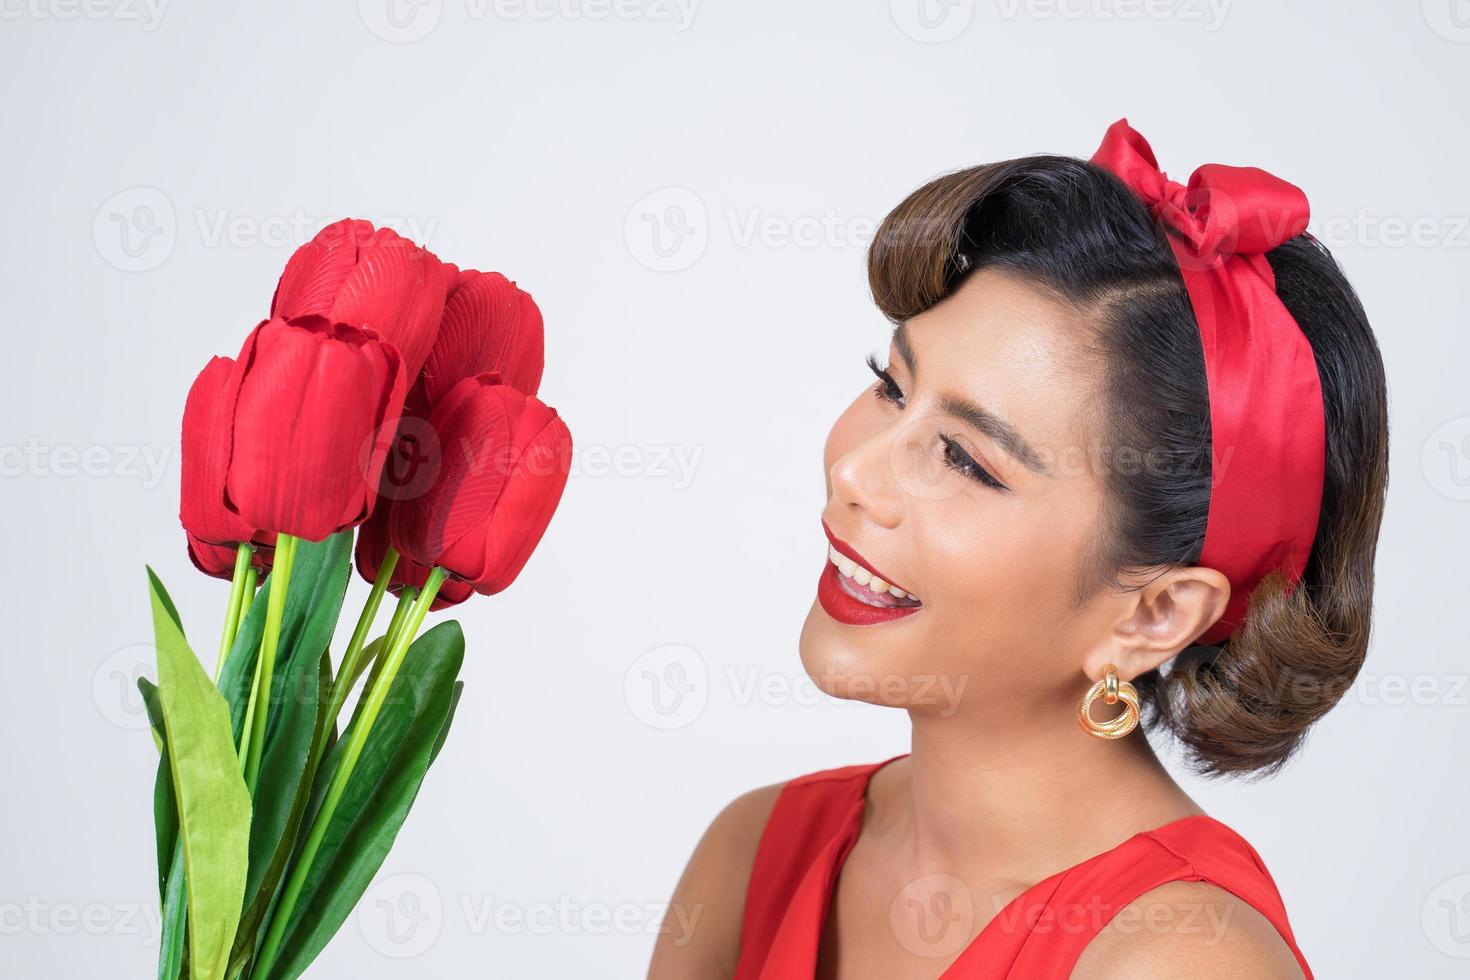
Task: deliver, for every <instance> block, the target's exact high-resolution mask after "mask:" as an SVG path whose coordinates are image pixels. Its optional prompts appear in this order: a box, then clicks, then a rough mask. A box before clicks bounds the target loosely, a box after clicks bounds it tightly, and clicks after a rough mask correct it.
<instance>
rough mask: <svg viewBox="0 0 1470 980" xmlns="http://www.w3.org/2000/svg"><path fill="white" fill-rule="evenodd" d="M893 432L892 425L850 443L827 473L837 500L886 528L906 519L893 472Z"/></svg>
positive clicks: (845, 506)
mask: <svg viewBox="0 0 1470 980" xmlns="http://www.w3.org/2000/svg"><path fill="white" fill-rule="evenodd" d="M894 435H895V434H894V430H893V428H892V427H886V426H885V427H884V428H881V429H879V430H878V431H876V432H874V433H872V434H871V435H869V436H868V437H867V438H866V439H863V440H861V441H859V442H857V443H855V444H854V445H852V446H849V447H848V449H847V451H846V452H844V453H842V455H840V456H838V457H837V458H836V459H834V460H833V461H832V466H831V469H829V470H828V472H827V478H828V480H829V481H830V482H831V485H832V499H833V500H834V502H836V503H837V504H838V505H840V506H841V507H842V508H843V509H852V510H856V511H861V512H862V513H863V515H864V516H866V517H867V518H868V519H869V520H871V521H872V522H873V523H875V524H877V525H878V526H880V527H884V528H894V527H897V526H898V523H899V521H900V520H902V519H903V497H902V494H901V493H900V492H899V486H898V480H897V479H896V478H895V474H894V471H893V439H894Z"/></svg>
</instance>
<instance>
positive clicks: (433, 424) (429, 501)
mask: <svg viewBox="0 0 1470 980" xmlns="http://www.w3.org/2000/svg"><path fill="white" fill-rule="evenodd" d="M428 427H429V429H430V430H431V431H432V432H434V433H435V434H436V435H437V459H436V465H435V467H434V469H435V471H436V473H435V479H434V480H433V482H432V485H430V486H429V487H428V488H427V489H426V490H425V491H424V492H423V493H421V494H419V495H418V496H407V497H404V498H403V499H400V500H398V501H396V502H395V504H394V507H393V510H392V515H393V516H392V521H391V537H392V540H393V543H394V545H395V546H396V547H397V548H398V550H399V551H400V552H402V553H403V554H404V555H405V556H407V557H408V558H410V559H411V560H413V561H415V562H417V563H418V564H420V565H423V566H425V567H433V566H436V565H437V566H439V567H442V568H443V569H444V570H445V571H446V572H448V573H449V574H450V575H451V576H454V577H455V578H458V579H460V580H462V581H465V582H469V583H470V584H472V585H473V586H474V588H475V591H476V592H480V593H483V594H485V595H491V594H493V593H496V592H499V591H501V590H502V589H504V588H505V587H506V586H508V585H510V584H511V582H513V581H514V580H515V578H516V576H517V575H519V574H520V571H521V569H522V568H523V567H524V566H525V564H526V560H527V559H528V558H529V557H530V556H531V552H532V551H533V550H535V547H536V545H537V544H538V543H539V542H540V540H541V536H542V535H543V534H544V533H545V531H546V526H547V524H549V523H550V521H551V515H552V513H553V512H554V511H555V510H556V505H557V503H558V502H559V501H560V500H561V495H562V491H563V490H564V489H565V488H566V482H567V475H568V473H569V472H570V469H571V450H572V437H571V433H570V432H568V431H567V427H566V424H565V423H564V422H563V421H562V420H561V418H560V417H558V416H557V414H556V411H555V410H554V409H552V408H549V407H547V406H546V405H544V404H542V403H541V402H540V401H539V400H538V399H536V398H535V397H532V396H529V395H526V394H523V393H522V392H519V391H517V390H516V389H515V388H512V387H511V386H510V385H507V384H501V383H500V379H499V377H498V376H497V375H495V374H480V375H475V376H474V377H471V378H465V379H464V380H462V381H460V382H459V383H458V384H456V385H455V386H454V387H453V388H452V389H450V390H449V392H448V394H446V395H445V396H444V398H443V399H442V400H441V401H440V402H439V404H438V405H437V406H435V408H434V411H433V414H431V415H430V416H429V419H428Z"/></svg>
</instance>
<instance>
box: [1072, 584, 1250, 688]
mask: <svg viewBox="0 0 1470 980" xmlns="http://www.w3.org/2000/svg"><path fill="white" fill-rule="evenodd" d="M1121 598H1122V599H1123V600H1125V601H1124V602H1123V603H1122V612H1121V614H1120V615H1118V616H1117V617H1115V618H1114V619H1113V620H1112V622H1111V623H1110V625H1109V628H1108V631H1107V634H1106V635H1105V636H1104V637H1102V639H1101V640H1100V641H1099V642H1098V643H1097V645H1096V646H1095V647H1094V648H1093V649H1092V650H1090V651H1088V653H1087V656H1086V657H1085V658H1084V660H1083V664H1082V669H1083V670H1084V671H1085V672H1086V673H1087V676H1088V677H1090V678H1092V679H1093V680H1095V681H1096V680H1101V679H1102V677H1103V672H1104V669H1105V668H1106V667H1107V665H1108V664H1112V665H1113V666H1114V667H1116V668H1117V669H1118V677H1119V679H1120V680H1125V681H1131V680H1132V679H1133V678H1135V677H1137V676H1139V675H1140V674H1146V673H1148V672H1149V671H1150V670H1153V669H1154V668H1155V667H1157V666H1159V665H1160V664H1162V663H1163V662H1164V661H1166V660H1168V659H1169V658H1170V657H1172V656H1174V655H1175V654H1176V653H1178V652H1179V651H1181V650H1183V649H1184V648H1185V647H1187V646H1189V645H1190V644H1191V643H1193V642H1194V641H1195V640H1196V639H1197V638H1198V637H1199V636H1200V635H1201V634H1202V633H1204V631H1205V630H1207V629H1209V628H1210V627H1211V626H1213V625H1214V624H1215V621H1216V620H1218V619H1219V618H1220V616H1221V615H1223V614H1224V612H1225V606H1226V604H1227V603H1228V602H1229V601H1230V580H1229V579H1227V578H1226V577H1225V576H1224V575H1223V574H1222V573H1220V572H1218V571H1216V570H1215V569H1213V568H1204V567H1190V568H1183V567H1176V568H1171V569H1169V570H1168V571H1165V572H1163V573H1162V574H1157V575H1155V576H1153V577H1151V578H1148V579H1147V580H1145V581H1144V582H1143V583H1142V584H1141V585H1140V586H1139V587H1138V588H1137V589H1136V590H1135V591H1131V592H1126V593H1123V594H1122V596H1121Z"/></svg>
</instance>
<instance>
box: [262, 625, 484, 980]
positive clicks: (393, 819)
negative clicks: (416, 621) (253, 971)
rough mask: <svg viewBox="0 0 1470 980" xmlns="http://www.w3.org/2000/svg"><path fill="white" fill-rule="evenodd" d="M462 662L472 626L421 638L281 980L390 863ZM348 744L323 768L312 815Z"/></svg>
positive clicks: (309, 892)
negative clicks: (466, 636) (390, 852)
mask: <svg viewBox="0 0 1470 980" xmlns="http://www.w3.org/2000/svg"><path fill="white" fill-rule="evenodd" d="M463 661H464V634H463V633H462V632H461V631H460V628H459V624H458V623H457V622H454V621H453V620H451V621H449V622H445V623H441V624H439V625H438V626H436V627H434V628H433V629H431V630H429V631H428V632H427V633H425V634H424V635H423V636H421V637H419V638H418V640H416V641H415V642H414V644H413V646H412V647H411V648H410V650H409V652H408V655H407V656H406V657H405V658H404V661H403V666H402V667H401V668H400V669H399V672H398V676H397V677H395V678H394V680H393V686H392V687H391V688H389V691H388V695H387V697H386V698H385V699H384V702H383V709H382V712H381V713H380V714H379V715H378V720H377V723H376V724H375V725H374V726H373V730H372V732H371V733H370V734H369V735H368V738H367V742H366V743H365V744H364V745H363V750H362V755H361V756H359V758H358V761H357V767H356V768H355V769H354V770H353V772H352V778H351V779H350V780H349V781H348V783H347V789H346V791H345V792H344V793H343V795H342V799H341V802H340V803H339V804H338V806H337V809H336V811H335V812H334V813H333V815H332V820H331V823H330V824H329V825H328V827H327V832H326V836H325V837H324V838H323V839H322V844H321V848H320V849H319V850H318V851H317V855H316V860H315V861H314V862H313V863H312V866H311V870H310V872H309V873H308V874H307V878H306V885H305V887H304V888H303V889H302V892H301V897H300V898H299V899H298V900H297V903H296V908H295V909H294V910H293V912H292V915H291V920H290V922H289V923H288V925H287V928H286V933H285V938H284V940H283V941H282V943H281V951H280V955H279V958H278V959H277V960H276V966H275V967H274V968H273V969H272V970H271V974H270V975H271V977H272V978H274V980H294V978H295V977H299V976H300V975H301V974H302V972H303V971H305V970H306V968H307V967H308V966H309V965H310V964H311V961H312V960H313V959H315V958H316V956H317V954H318V953H320V952H321V951H322V949H323V948H324V947H325V946H326V944H327V942H328V941H329V940H330V939H331V938H332V936H333V934H335V933H336V931H337V930H338V929H339V928H340V927H341V925H342V923H343V922H344V921H346V919H347V916H348V915H349V914H351V912H352V909H353V906H355V905H356V904H357V900H358V899H359V898H361V897H362V893H363V892H364V891H366V890H367V887H368V884H369V883H370V882H371V881H372V878H373V875H374V874H376V873H377V871H378V869H379V868H380V867H382V864H383V859H384V858H385V857H387V854H388V850H389V849H390V848H391V847H392V846H393V840H394V838H396V837H397V836H398V830H399V828H400V827H401V826H402V825H403V820H404V818H405V817H406V816H407V815H408V810H409V808H410V807H411V806H412V805H413V801H414V797H415V796H417V795H418V791H419V787H420V786H421V785H422V783H423V779H424V774H425V772H427V771H428V768H429V763H430V761H431V760H432V758H433V755H434V750H435V747H436V746H437V745H438V744H440V743H441V741H442V735H443V733H444V731H445V730H446V727H447V725H448V721H449V716H450V712H451V710H452V707H453V705H454V700H455V691H456V687H457V684H456V680H455V678H456V676H457V675H458V674H459V668H460V665H461V664H462V663H463ZM345 742H346V739H343V741H342V743H339V744H338V745H337V746H335V747H334V748H333V751H332V752H331V753H330V754H329V756H328V758H327V760H326V761H325V762H324V763H323V765H322V767H321V768H320V769H319V770H318V772H317V778H316V783H317V786H316V787H314V790H313V801H312V805H311V808H310V809H311V812H313V813H314V812H315V810H316V808H317V806H318V805H319V803H320V798H321V795H322V793H323V792H324V787H325V786H326V784H327V783H328V782H329V781H330V780H331V774H332V772H334V771H335V770H336V766H337V762H338V760H339V758H340V756H341V753H342V751H343V750H344V746H345ZM259 980H264V978H259Z"/></svg>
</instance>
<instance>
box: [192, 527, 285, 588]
mask: <svg viewBox="0 0 1470 980" xmlns="http://www.w3.org/2000/svg"><path fill="white" fill-rule="evenodd" d="M185 536H186V537H187V538H188V539H189V560H190V561H191V562H193V563H194V567H195V568H197V569H199V570H200V571H201V572H203V573H204V574H205V575H212V576H214V577H215V578H222V579H224V580H225V581H226V582H228V581H230V580H231V579H233V578H234V577H235V553H236V549H235V546H233V545H219V544H210V543H209V542H208V541H201V540H199V539H198V538H196V537H194V535H192V534H188V533H187V532H185ZM274 557H275V549H274V548H266V547H256V548H255V550H254V554H253V555H252V557H251V561H250V563H251V564H252V565H254V566H255V568H256V570H257V571H258V572H260V574H262V575H264V574H265V573H266V572H269V571H270V570H271V560H272V559H273V558H274Z"/></svg>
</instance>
